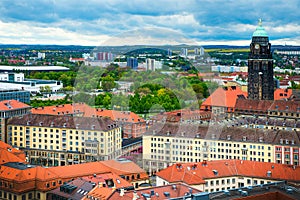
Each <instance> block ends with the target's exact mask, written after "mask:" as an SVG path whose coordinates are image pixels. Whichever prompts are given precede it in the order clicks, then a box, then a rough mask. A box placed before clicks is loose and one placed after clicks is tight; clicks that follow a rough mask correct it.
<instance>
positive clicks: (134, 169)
mask: <svg viewBox="0 0 300 200" xmlns="http://www.w3.org/2000/svg"><path fill="white" fill-rule="evenodd" d="M101 163H102V164H103V165H105V166H107V167H109V168H110V169H111V170H112V172H114V173H116V174H117V175H132V174H140V179H148V175H147V173H146V172H145V170H143V169H142V168H140V167H139V166H138V165H137V164H135V163H134V162H132V161H130V160H127V159H122V158H120V159H118V160H105V161H101Z"/></svg>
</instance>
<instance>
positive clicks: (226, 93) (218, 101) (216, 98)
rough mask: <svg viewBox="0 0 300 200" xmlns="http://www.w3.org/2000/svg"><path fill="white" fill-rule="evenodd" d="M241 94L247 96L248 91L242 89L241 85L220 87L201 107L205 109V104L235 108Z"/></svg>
mask: <svg viewBox="0 0 300 200" xmlns="http://www.w3.org/2000/svg"><path fill="white" fill-rule="evenodd" d="M241 96H244V97H247V92H244V91H242V90H241V88H240V87H237V86H231V87H224V88H218V89H217V90H216V91H214V92H213V93H212V94H211V95H210V96H209V97H208V98H207V99H206V100H205V101H204V102H203V103H202V105H201V109H205V106H218V107H226V108H233V107H234V106H235V103H236V100H237V99H238V97H241Z"/></svg>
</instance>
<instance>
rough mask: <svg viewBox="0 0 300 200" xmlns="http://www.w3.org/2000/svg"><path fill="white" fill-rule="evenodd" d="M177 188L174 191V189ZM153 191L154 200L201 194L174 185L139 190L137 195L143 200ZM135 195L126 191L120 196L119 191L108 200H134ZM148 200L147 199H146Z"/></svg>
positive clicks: (193, 189)
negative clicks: (167, 195) (187, 194)
mask: <svg viewBox="0 0 300 200" xmlns="http://www.w3.org/2000/svg"><path fill="white" fill-rule="evenodd" d="M174 186H175V187H176V189H174V188H173V187H174ZM151 191H154V194H155V195H154V196H151V199H153V200H160V199H169V198H176V197H183V196H185V194H186V193H190V192H191V191H192V193H193V194H195V193H199V192H201V191H200V190H198V189H195V188H191V187H189V186H187V185H185V184H172V185H164V186H158V187H151V188H147V189H141V190H137V191H136V194H137V195H138V196H139V197H140V198H139V199H143V195H142V194H149V195H150V194H151ZM165 192H168V193H169V197H166V196H165V195H164V193H165ZM133 195H134V191H125V193H124V195H123V196H120V192H119V191H115V192H114V193H113V195H111V196H110V197H108V198H107V199H108V200H119V199H122V200H132V199H133ZM145 199H146V198H145Z"/></svg>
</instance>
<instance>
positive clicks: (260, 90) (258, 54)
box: [248, 19, 274, 100]
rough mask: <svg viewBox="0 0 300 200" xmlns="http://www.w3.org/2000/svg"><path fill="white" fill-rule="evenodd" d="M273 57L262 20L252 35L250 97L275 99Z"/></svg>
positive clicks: (249, 60)
mask: <svg viewBox="0 0 300 200" xmlns="http://www.w3.org/2000/svg"><path fill="white" fill-rule="evenodd" d="M273 74H274V72H273V59H272V53H271V44H270V43H269V36H268V34H267V32H266V31H265V29H264V27H263V26H262V20H261V19H260V20H259V22H258V27H257V28H256V30H255V31H254V33H253V35H252V42H251V44H250V54H249V59H248V99H255V100H274V79H273Z"/></svg>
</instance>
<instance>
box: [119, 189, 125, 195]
mask: <svg viewBox="0 0 300 200" xmlns="http://www.w3.org/2000/svg"><path fill="white" fill-rule="evenodd" d="M124 194H125V190H124V188H121V189H120V197H122V196H124Z"/></svg>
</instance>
